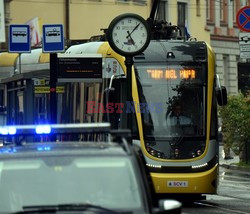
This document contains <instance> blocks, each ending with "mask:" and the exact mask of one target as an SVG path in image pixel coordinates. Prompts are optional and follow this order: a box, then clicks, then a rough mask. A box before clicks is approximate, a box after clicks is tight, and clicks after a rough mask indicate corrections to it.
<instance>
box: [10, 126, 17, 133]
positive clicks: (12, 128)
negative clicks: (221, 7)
mask: <svg viewBox="0 0 250 214" xmlns="http://www.w3.org/2000/svg"><path fill="white" fill-rule="evenodd" d="M9 134H10V135H15V134H16V128H15V127H9Z"/></svg>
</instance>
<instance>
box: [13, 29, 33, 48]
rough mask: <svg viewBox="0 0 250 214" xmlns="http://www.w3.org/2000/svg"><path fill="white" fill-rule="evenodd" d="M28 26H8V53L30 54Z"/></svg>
mask: <svg viewBox="0 0 250 214" xmlns="http://www.w3.org/2000/svg"><path fill="white" fill-rule="evenodd" d="M30 51H31V47H30V26H29V25H10V27H9V52H11V53H30Z"/></svg>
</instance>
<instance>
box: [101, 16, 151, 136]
mask: <svg viewBox="0 0 250 214" xmlns="http://www.w3.org/2000/svg"><path fill="white" fill-rule="evenodd" d="M150 34H151V33H150V28H149V26H148V23H147V22H146V20H145V19H144V18H143V17H141V16H139V15H137V14H133V13H125V14H121V15H119V16H117V17H116V18H114V19H113V20H112V21H111V23H110V24H109V27H108V31H107V35H106V36H107V40H108V42H109V45H110V47H111V48H112V49H113V50H114V51H115V52H116V53H118V54H120V55H121V56H124V57H125V66H126V70H127V72H126V76H127V93H126V97H127V98H126V114H127V115H126V121H125V122H126V123H127V124H126V126H127V128H128V129H131V130H132V125H133V124H132V119H133V118H132V117H133V113H134V111H133V110H136V108H135V106H134V102H133V97H132V66H133V64H134V61H133V57H134V56H136V55H138V54H140V53H142V52H143V51H144V50H145V49H146V48H147V47H148V45H149V43H150ZM133 108H134V109H133ZM132 131H133V130H132ZM130 140H131V139H130Z"/></svg>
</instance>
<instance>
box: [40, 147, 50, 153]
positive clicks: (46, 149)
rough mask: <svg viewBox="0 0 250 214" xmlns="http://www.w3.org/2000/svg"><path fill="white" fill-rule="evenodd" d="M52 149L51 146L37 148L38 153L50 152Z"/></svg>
mask: <svg viewBox="0 0 250 214" xmlns="http://www.w3.org/2000/svg"><path fill="white" fill-rule="evenodd" d="M50 150H51V148H50V147H49V146H44V147H37V151H39V152H40V151H50Z"/></svg>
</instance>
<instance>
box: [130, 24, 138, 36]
mask: <svg viewBox="0 0 250 214" xmlns="http://www.w3.org/2000/svg"><path fill="white" fill-rule="evenodd" d="M140 24H141V23H139V24H138V25H136V26H135V28H134V29H133V30H132V31H131V33H130V34H132V33H133V32H134V31H135V30H136V29H137V28H138V27H139V25H140Z"/></svg>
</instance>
